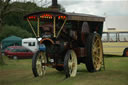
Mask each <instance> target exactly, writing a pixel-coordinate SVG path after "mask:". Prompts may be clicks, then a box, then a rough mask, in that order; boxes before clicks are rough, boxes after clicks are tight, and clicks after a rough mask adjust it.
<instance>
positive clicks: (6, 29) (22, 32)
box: [0, 25, 32, 40]
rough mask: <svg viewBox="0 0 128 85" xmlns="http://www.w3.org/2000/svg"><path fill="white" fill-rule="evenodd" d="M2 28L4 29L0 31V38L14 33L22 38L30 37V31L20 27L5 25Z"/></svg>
mask: <svg viewBox="0 0 128 85" xmlns="http://www.w3.org/2000/svg"><path fill="white" fill-rule="evenodd" d="M3 28H4V30H3V31H2V32H1V33H0V40H2V39H4V38H6V37H8V36H11V35H15V36H18V37H22V38H25V37H32V34H31V33H29V32H27V31H26V30H24V29H22V28H21V27H17V26H9V25H5V26H4V27H3Z"/></svg>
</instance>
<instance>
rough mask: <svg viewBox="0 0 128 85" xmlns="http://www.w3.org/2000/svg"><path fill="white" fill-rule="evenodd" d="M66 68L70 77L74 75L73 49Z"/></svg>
mask: <svg viewBox="0 0 128 85" xmlns="http://www.w3.org/2000/svg"><path fill="white" fill-rule="evenodd" d="M68 68H69V75H70V77H74V76H76V72H77V56H76V54H75V52H74V51H71V54H70V57H69V60H68Z"/></svg>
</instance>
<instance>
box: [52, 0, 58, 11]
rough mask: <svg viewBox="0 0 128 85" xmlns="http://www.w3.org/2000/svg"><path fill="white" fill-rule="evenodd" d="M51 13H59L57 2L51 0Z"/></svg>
mask: <svg viewBox="0 0 128 85" xmlns="http://www.w3.org/2000/svg"><path fill="white" fill-rule="evenodd" d="M51 8H52V10H53V11H59V6H58V1H57V0H52V6H51Z"/></svg>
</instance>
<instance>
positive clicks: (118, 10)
mask: <svg viewBox="0 0 128 85" xmlns="http://www.w3.org/2000/svg"><path fill="white" fill-rule="evenodd" d="M27 1H29V0H27ZM31 1H33V0H31ZM35 1H41V0H35ZM49 1H50V2H51V1H52V0H43V1H42V2H43V3H44V2H49ZM58 3H59V4H61V5H62V6H63V7H64V8H65V9H66V11H67V12H76V13H86V14H94V15H99V16H105V17H106V22H105V25H104V29H107V28H116V29H118V30H128V11H127V10H128V0H58ZM38 4H39V5H40V4H41V3H39V2H38Z"/></svg>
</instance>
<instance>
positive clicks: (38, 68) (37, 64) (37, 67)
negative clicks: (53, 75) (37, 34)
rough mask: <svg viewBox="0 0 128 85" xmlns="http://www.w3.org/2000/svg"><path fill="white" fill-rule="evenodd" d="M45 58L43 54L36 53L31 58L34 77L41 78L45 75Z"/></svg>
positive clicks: (40, 52)
mask: <svg viewBox="0 0 128 85" xmlns="http://www.w3.org/2000/svg"><path fill="white" fill-rule="evenodd" d="M45 64H46V56H45V52H42V51H37V52H36V54H35V55H34V56H33V58H32V71H33V74H34V76H35V77H38V76H43V75H45V73H46V66H45Z"/></svg>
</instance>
